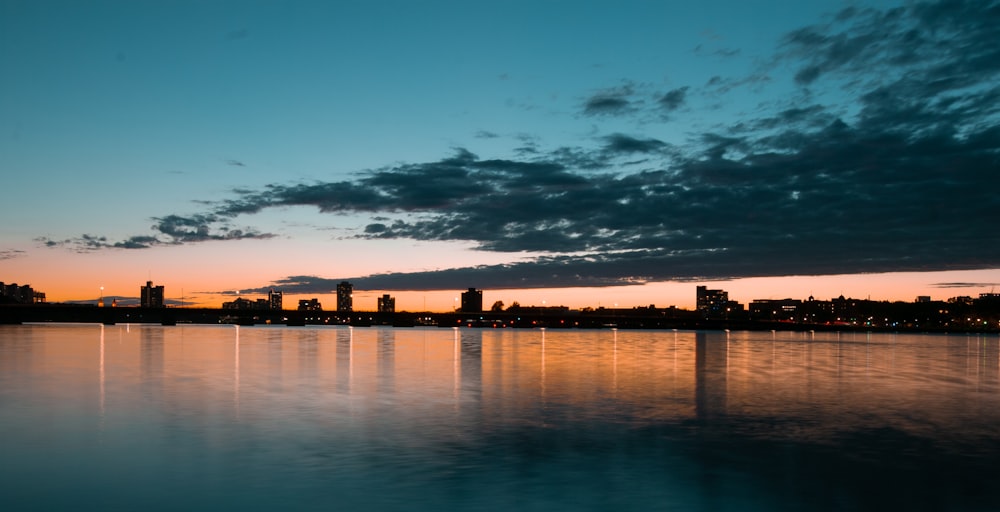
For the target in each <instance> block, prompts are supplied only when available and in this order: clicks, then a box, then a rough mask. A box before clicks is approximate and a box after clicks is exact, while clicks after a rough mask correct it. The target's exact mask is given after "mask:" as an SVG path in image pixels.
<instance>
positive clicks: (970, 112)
mask: <svg viewBox="0 0 1000 512" xmlns="http://www.w3.org/2000/svg"><path fill="white" fill-rule="evenodd" d="M0 9H2V11H0V12H2V13H3V15H0V33H3V34H5V35H4V39H3V41H2V42H0V69H3V70H4V72H5V76H9V77H11V79H9V80H6V81H3V82H2V83H0V119H2V120H3V121H0V123H2V125H0V168H2V169H3V170H4V175H5V181H6V182H7V183H6V185H5V191H7V192H8V193H7V194H6V195H5V196H6V197H5V201H3V202H0V216H2V218H4V219H14V221H10V222H4V223H3V225H2V226H0V273H2V274H3V277H4V279H7V280H9V281H10V282H19V283H31V284H32V285H33V286H34V287H35V288H36V289H39V290H44V291H45V292H46V293H47V296H48V300H49V301H51V302H67V301H88V300H96V299H97V298H98V296H99V295H100V296H108V297H111V296H129V295H131V294H133V293H135V287H136V284H135V283H141V282H149V281H155V282H156V283H157V284H160V285H163V286H165V287H166V289H167V293H166V297H165V301H166V302H167V303H176V301H178V300H179V301H182V302H186V303H191V304H193V305H217V304H219V303H221V302H223V301H227V300H232V299H234V298H236V296H238V295H239V293H240V292H242V293H243V294H247V293H251V294H258V293H260V292H261V291H264V293H266V290H269V289H276V290H282V291H283V292H284V293H287V294H288V295H290V296H301V297H308V298H318V300H319V301H320V302H322V303H324V304H328V305H333V304H336V303H337V292H336V289H337V283H340V282H342V281H349V282H350V283H352V284H353V285H354V290H353V302H354V304H355V305H358V304H366V305H370V307H371V308H372V309H374V308H375V304H376V302H377V300H378V298H379V297H381V296H382V295H384V294H385V293H390V294H391V295H392V296H393V297H394V298H395V299H396V302H395V307H396V308H397V309H399V310H409V311H420V310H448V309H451V308H452V306H453V305H454V304H455V303H456V302H457V301H458V299H459V294H460V293H461V290H465V289H467V288H468V287H475V288H477V289H482V290H485V292H486V293H485V295H484V297H483V300H484V302H485V303H486V304H487V305H488V304H492V303H493V302H494V301H497V300H500V301H503V302H505V303H507V304H510V303H511V302H513V301H518V302H520V303H522V304H535V305H543V304H549V305H565V306H568V307H571V308H579V307H585V306H603V307H626V306H644V305H648V304H656V305H658V306H670V305H676V306H678V307H682V308H688V309H693V307H694V302H695V300H694V295H693V294H692V293H691V290H692V289H693V288H694V287H695V286H696V285H700V286H706V287H707V288H710V289H725V290H727V291H728V292H729V294H730V296H731V297H735V298H737V299H738V300H740V301H746V302H748V301H749V300H750V299H751V298H771V299H783V298H786V297H800V298H801V297H807V296H810V295H812V296H816V297H817V298H821V297H822V298H824V299H826V298H832V297H837V296H840V295H843V296H848V297H856V298H871V299H872V300H901V301H911V300H913V298H914V297H917V296H931V297H933V298H934V299H935V300H943V299H945V298H948V297H952V296H958V295H968V296H977V295H978V294H980V293H985V292H991V291H993V290H994V289H995V287H996V286H997V284H1000V236H998V235H997V234H996V232H995V227H994V224H995V219H996V217H997V215H996V212H997V211H1000V209H998V206H1000V199H998V197H997V194H996V185H997V183H998V180H997V170H1000V123H998V120H1000V118H998V114H1000V106H998V105H1000V102H997V101H996V99H997V98H998V97H1000V86H998V85H997V84H998V83H1000V80H998V78H1000V50H998V49H997V48H996V44H995V41H996V39H997V38H998V37H1000V33H998V30H1000V29H998V28H997V27H998V26H1000V3H998V2H995V1H975V2H974V1H931V2H898V1H863V2H843V1H826V2H810V3H808V5H797V4H795V5H787V4H786V3H782V2H777V1H759V2H724V1H718V2H709V3H704V4H699V5H698V6H693V5H692V6H680V7H679V6H674V5H668V3H662V4H661V3H656V2H625V3H615V4H614V5H611V4H610V3H609V4H587V5H575V4H565V3H561V2H551V3H541V4H539V3H537V2H531V3H528V2H524V3H522V2H505V3H502V4H499V3H498V4H487V3H476V4H474V5H466V4H463V3H453V2H431V3H428V4H425V5H421V6H419V7H417V6H414V5H409V4H407V3H399V2H374V3H365V4H357V3H342V2H332V3H325V2H322V3H321V2H315V3H314V2H296V3H293V4H290V5H277V4H272V3H267V2H261V3H257V2H249V3H228V2H218V3H213V4H212V5H211V6H204V5H202V4H201V3H199V2H190V3H188V2H178V3H171V4H170V5H169V6H168V5H156V4H145V5H137V4H134V3H130V2H118V1H105V2H96V3H91V4H87V5H78V4H77V3H74V2H58V1H51V2H45V1H43V2H31V3H18V2H5V3H4V4H3V7H2V8H0ZM171 301H175V302H171ZM366 307H367V306H366Z"/></svg>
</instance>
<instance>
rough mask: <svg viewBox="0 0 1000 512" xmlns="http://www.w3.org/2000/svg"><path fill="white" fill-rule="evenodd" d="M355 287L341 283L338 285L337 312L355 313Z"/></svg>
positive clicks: (345, 282) (344, 282)
mask: <svg viewBox="0 0 1000 512" xmlns="http://www.w3.org/2000/svg"><path fill="white" fill-rule="evenodd" d="M353 297H354V285H352V284H351V283H348V282H347V281H341V282H340V284H338V285H337V311H354V298H353Z"/></svg>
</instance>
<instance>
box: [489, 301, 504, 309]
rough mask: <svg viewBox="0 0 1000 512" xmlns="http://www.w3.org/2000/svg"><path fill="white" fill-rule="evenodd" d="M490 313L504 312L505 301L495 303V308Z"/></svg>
mask: <svg viewBox="0 0 1000 512" xmlns="http://www.w3.org/2000/svg"><path fill="white" fill-rule="evenodd" d="M490 311H503V301H502V300H498V301H496V302H494V303H493V307H491V308H490Z"/></svg>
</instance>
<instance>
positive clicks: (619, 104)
mask: <svg viewBox="0 0 1000 512" xmlns="http://www.w3.org/2000/svg"><path fill="white" fill-rule="evenodd" d="M634 96H635V86H634V85H632V84H630V83H626V84H625V85H623V86H620V87H615V88H611V89H605V90H602V91H599V92H597V93H596V94H594V95H593V96H591V97H589V98H587V99H586V100H585V101H584V103H583V113H584V115H587V116H620V115H625V114H630V113H632V112H635V111H636V108H637V105H636V99H635V98H634Z"/></svg>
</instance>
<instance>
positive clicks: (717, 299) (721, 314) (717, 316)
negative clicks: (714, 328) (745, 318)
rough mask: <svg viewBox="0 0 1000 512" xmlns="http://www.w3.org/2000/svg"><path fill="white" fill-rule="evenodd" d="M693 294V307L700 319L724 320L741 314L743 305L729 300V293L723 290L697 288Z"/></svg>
mask: <svg viewBox="0 0 1000 512" xmlns="http://www.w3.org/2000/svg"><path fill="white" fill-rule="evenodd" d="M695 294H696V295H695V299H696V300H695V307H696V309H697V310H698V312H699V313H701V316H702V318H706V319H712V320H724V319H729V318H731V317H733V316H734V315H735V316H741V315H742V313H743V304H740V303H739V302H736V301H734V300H729V292H727V291H725V290H709V289H708V288H706V287H704V286H699V287H697V288H696V292H695Z"/></svg>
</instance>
